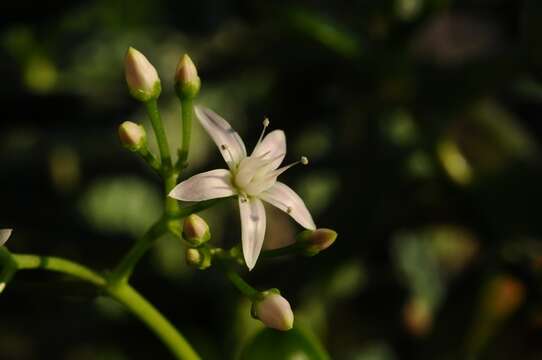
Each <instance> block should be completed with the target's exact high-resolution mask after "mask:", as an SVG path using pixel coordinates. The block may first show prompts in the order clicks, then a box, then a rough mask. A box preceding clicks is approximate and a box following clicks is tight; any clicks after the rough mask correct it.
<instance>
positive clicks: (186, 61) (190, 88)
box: [175, 54, 201, 99]
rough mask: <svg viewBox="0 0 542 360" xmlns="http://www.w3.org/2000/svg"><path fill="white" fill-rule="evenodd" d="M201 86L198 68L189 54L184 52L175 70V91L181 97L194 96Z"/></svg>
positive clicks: (188, 97) (189, 97)
mask: <svg viewBox="0 0 542 360" xmlns="http://www.w3.org/2000/svg"><path fill="white" fill-rule="evenodd" d="M200 87H201V80H200V78H199V76H198V70H197V69H196V66H195V65H194V62H192V59H190V57H189V56H188V55H187V54H184V55H183V57H182V58H181V60H179V63H178V64H177V70H176V71H175V91H176V92H177V96H178V97H179V98H181V99H192V98H194V97H195V96H196V95H197V94H198V92H199V89H200Z"/></svg>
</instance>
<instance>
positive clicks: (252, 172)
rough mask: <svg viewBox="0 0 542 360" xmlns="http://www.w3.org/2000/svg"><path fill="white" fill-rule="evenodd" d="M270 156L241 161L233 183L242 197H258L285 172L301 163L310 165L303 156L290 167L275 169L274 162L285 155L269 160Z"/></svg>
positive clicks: (251, 157)
mask: <svg viewBox="0 0 542 360" xmlns="http://www.w3.org/2000/svg"><path fill="white" fill-rule="evenodd" d="M268 155H269V153H266V154H264V155H262V156H247V157H246V158H244V159H243V160H241V162H240V163H239V167H238V169H237V171H236V173H235V174H233V183H234V185H235V187H237V189H238V191H239V193H240V194H241V195H245V196H246V195H248V196H257V195H258V194H260V193H261V192H263V191H265V190H267V189H269V188H270V187H271V186H273V185H275V183H276V182H277V177H278V176H279V175H280V174H282V173H283V172H284V171H286V170H288V169H289V168H291V167H292V166H294V165H297V164H299V163H301V164H303V165H307V164H308V163H309V161H308V159H307V158H306V157H305V156H302V157H301V159H300V160H298V161H296V162H294V163H292V164H290V165H286V166H283V167H281V168H279V169H273V162H274V161H275V160H276V159H278V158H280V157H282V156H283V154H279V155H277V156H276V157H272V158H269V157H268Z"/></svg>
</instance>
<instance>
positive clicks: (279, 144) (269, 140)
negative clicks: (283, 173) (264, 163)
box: [250, 130, 286, 170]
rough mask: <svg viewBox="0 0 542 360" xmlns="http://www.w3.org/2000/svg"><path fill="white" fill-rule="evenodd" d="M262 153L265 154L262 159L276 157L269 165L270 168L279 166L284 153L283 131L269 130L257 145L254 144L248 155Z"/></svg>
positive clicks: (284, 137)
mask: <svg viewBox="0 0 542 360" xmlns="http://www.w3.org/2000/svg"><path fill="white" fill-rule="evenodd" d="M263 155H265V156H264V159H273V158H275V157H276V158H277V159H275V160H274V161H273V162H272V164H271V165H270V170H275V169H276V168H278V167H279V165H280V164H281V163H282V160H284V156H285V155H286V136H285V135H284V131H282V130H273V131H271V132H270V133H269V134H267V135H266V136H265V137H264V138H263V140H262V141H261V142H260V143H259V144H258V145H256V147H255V148H254V150H253V151H252V155H250V156H252V157H259V156H263ZM279 155H281V156H279Z"/></svg>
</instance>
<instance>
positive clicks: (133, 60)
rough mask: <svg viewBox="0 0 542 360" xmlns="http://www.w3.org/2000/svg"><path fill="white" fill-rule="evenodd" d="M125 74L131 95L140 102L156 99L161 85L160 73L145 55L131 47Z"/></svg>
mask: <svg viewBox="0 0 542 360" xmlns="http://www.w3.org/2000/svg"><path fill="white" fill-rule="evenodd" d="M124 74H125V76H126V82H127V83H128V89H129V90H130V94H132V96H133V97H134V98H136V99H137V100H139V101H149V100H151V99H156V98H157V97H158V96H159V95H160V91H161V90H162V89H161V85H160V78H159V77H158V73H157V72H156V69H155V68H154V66H152V64H151V63H150V62H149V60H147V58H146V57H145V55H143V54H142V53H140V52H139V51H137V50H136V49H134V48H133V47H130V48H129V49H128V51H127V52H126V56H125V58H124Z"/></svg>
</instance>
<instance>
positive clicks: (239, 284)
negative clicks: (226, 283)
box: [226, 270, 260, 300]
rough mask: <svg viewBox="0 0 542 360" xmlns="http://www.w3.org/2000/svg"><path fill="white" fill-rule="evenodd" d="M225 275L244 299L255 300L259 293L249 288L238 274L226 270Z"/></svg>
mask: <svg viewBox="0 0 542 360" xmlns="http://www.w3.org/2000/svg"><path fill="white" fill-rule="evenodd" d="M226 275H227V276H228V279H229V280H230V281H231V282H232V284H233V285H235V287H236V288H237V289H238V290H239V291H240V292H241V293H242V294H243V295H245V296H246V297H248V298H249V299H251V300H255V299H256V298H257V297H258V295H259V294H260V292H259V291H258V290H256V289H254V288H253V287H252V286H250V285H249V284H248V283H247V282H246V281H245V280H243V279H242V278H241V277H240V276H239V274H237V273H236V272H235V271H233V270H227V271H226Z"/></svg>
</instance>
